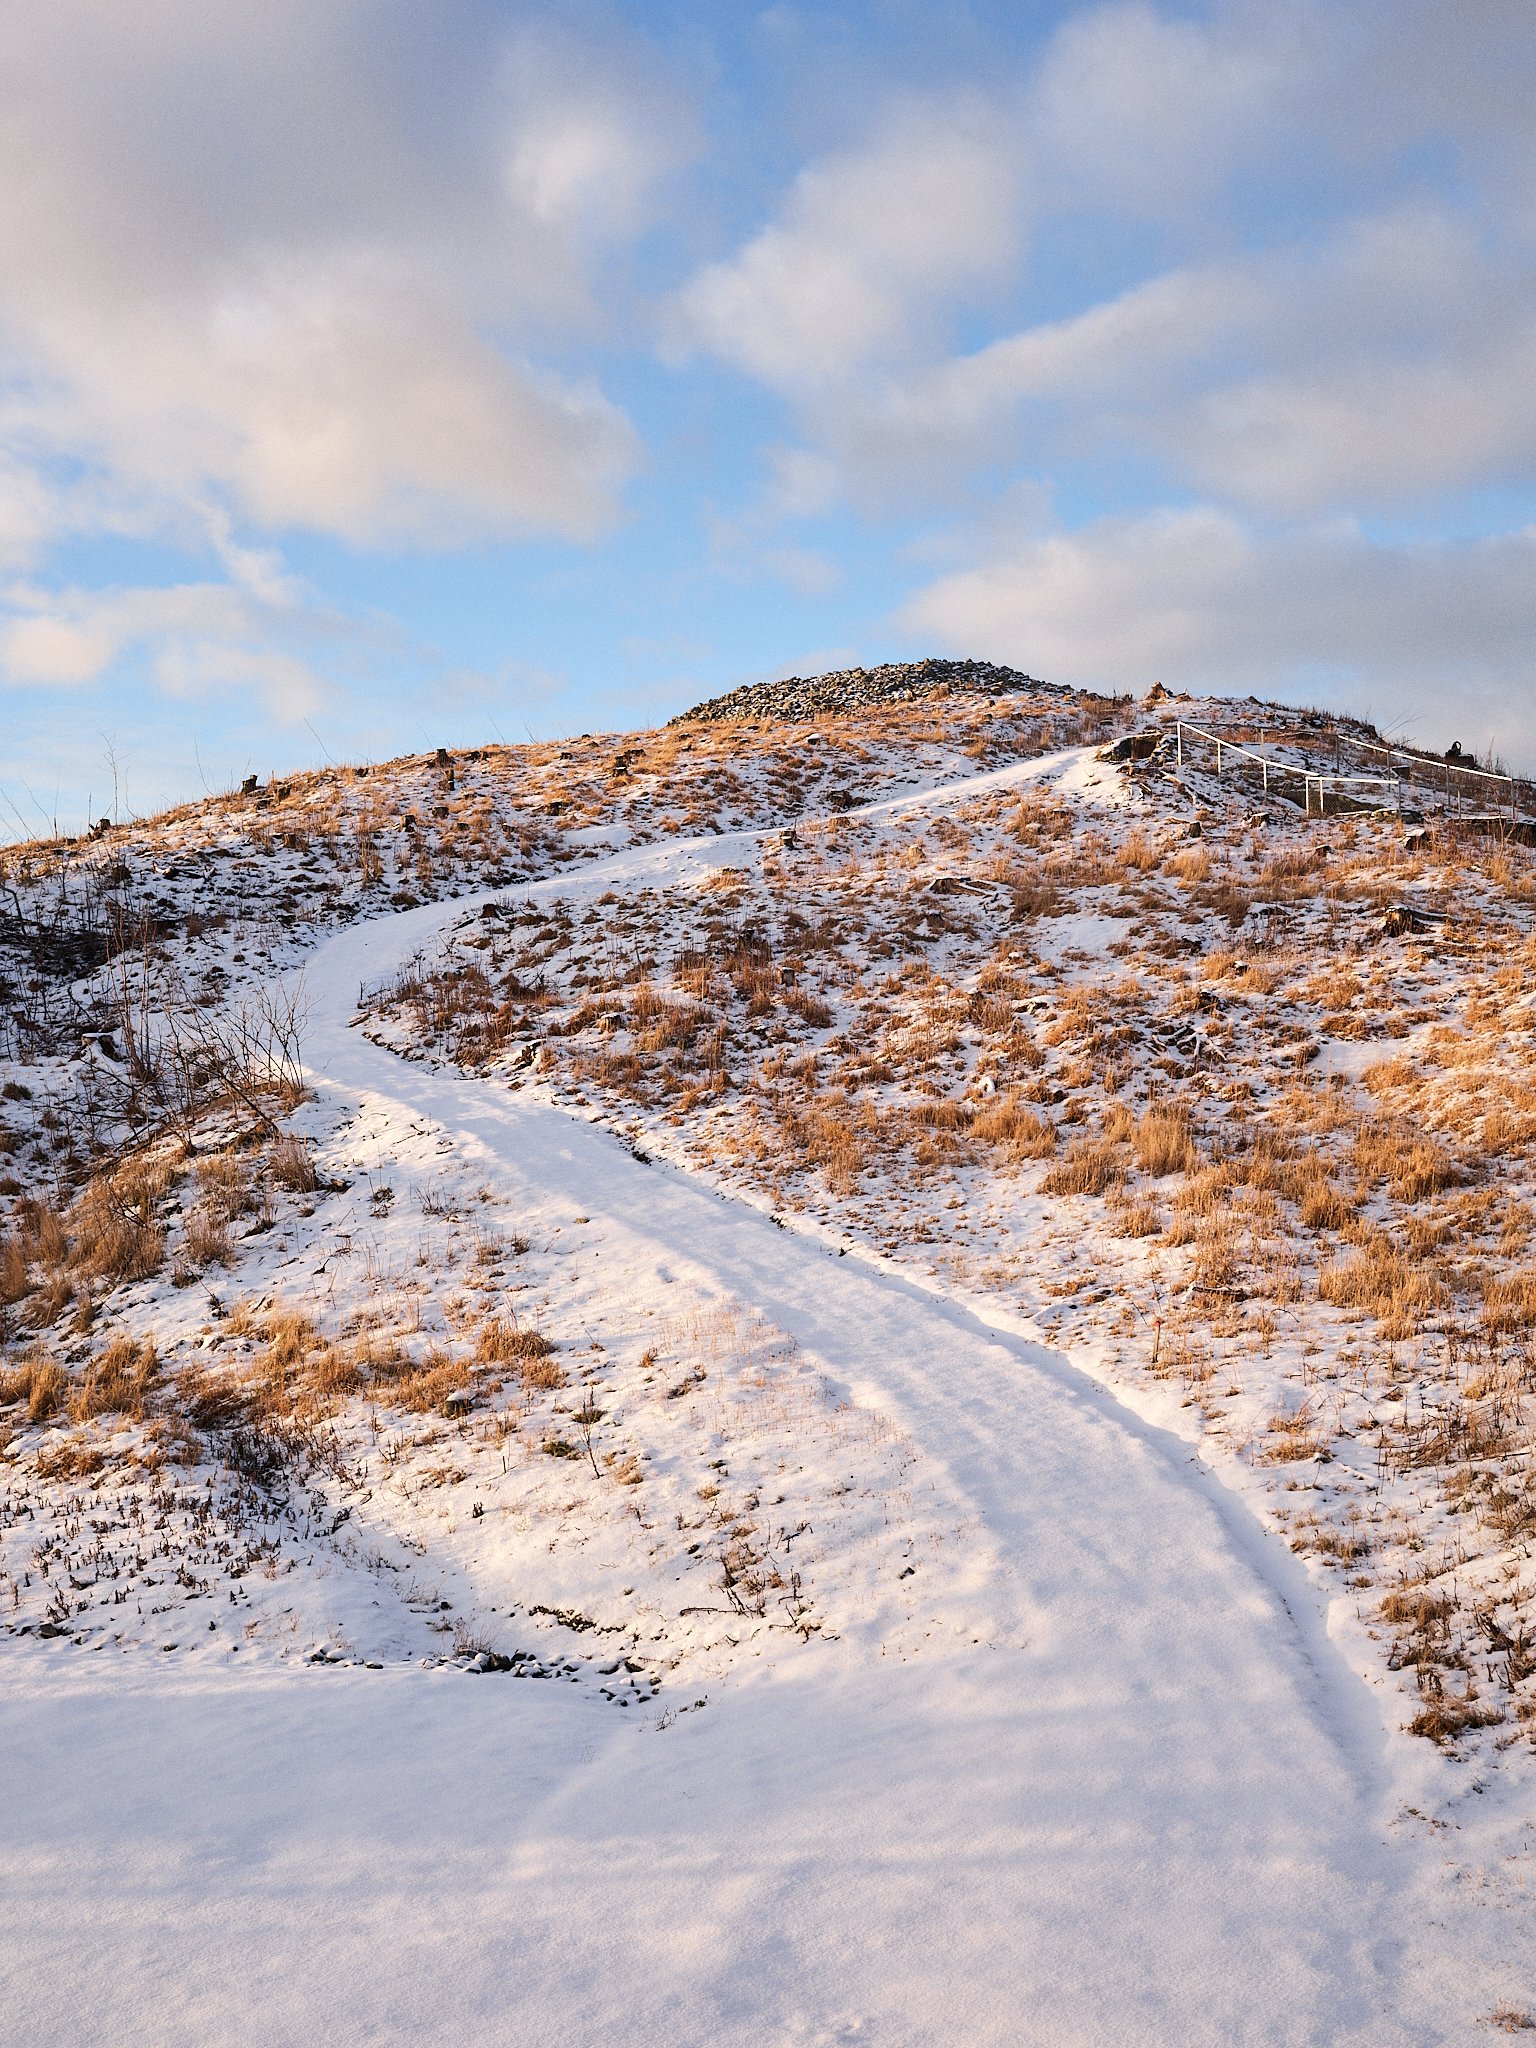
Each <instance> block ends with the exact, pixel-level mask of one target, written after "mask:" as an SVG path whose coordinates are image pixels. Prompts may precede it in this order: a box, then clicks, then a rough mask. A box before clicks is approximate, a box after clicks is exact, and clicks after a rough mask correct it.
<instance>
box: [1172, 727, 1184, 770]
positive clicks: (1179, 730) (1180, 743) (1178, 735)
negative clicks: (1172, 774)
mask: <svg viewBox="0 0 1536 2048" xmlns="http://www.w3.org/2000/svg"><path fill="white" fill-rule="evenodd" d="M1173 747H1174V752H1175V753H1176V754H1177V755H1178V757H1179V766H1180V767H1181V768H1182V767H1183V766H1184V721H1183V719H1182V718H1176V719H1175V720H1174V722H1173Z"/></svg>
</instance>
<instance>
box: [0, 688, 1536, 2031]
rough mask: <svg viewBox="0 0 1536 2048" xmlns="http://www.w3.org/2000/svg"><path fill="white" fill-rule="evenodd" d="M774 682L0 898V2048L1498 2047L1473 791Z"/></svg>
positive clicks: (1515, 1600) (1491, 1049)
mask: <svg viewBox="0 0 1536 2048" xmlns="http://www.w3.org/2000/svg"><path fill="white" fill-rule="evenodd" d="M822 683H825V685H826V687H825V688H822V687H821V684H822ZM788 688H789V686H787V685H786V686H772V687H771V688H769V689H768V690H767V691H766V692H761V693H759V694H758V695H756V696H753V695H750V694H749V695H746V696H741V697H738V698H737V699H734V700H722V701H721V702H719V703H716V704H713V705H710V706H703V707H699V711H700V715H699V716H697V717H695V718H692V719H687V720H684V721H682V722H680V723H674V724H673V725H672V726H670V727H667V728H665V729H664V730H662V731H659V732H646V733H635V734H627V735H621V736H614V735H591V736H585V737H583V738H582V739H581V740H579V741H572V742H568V743H564V744H562V745H558V746H556V745H550V746H530V747H527V748H505V747H495V748H483V749H479V750H475V751H473V752H471V753H459V754H454V755H452V756H449V755H447V754H435V755H434V754H429V755H424V756H420V757H417V758H415V759H412V760H408V761H402V762H395V763H389V764H384V765H376V766H368V767H366V768H364V767H358V768H355V769H352V768H348V769H337V770H334V771H328V772H327V773H325V774H323V775H310V776H302V777H292V778H290V779H288V780H286V781H277V782H274V783H273V784H271V785H268V786H262V787H251V788H247V789H245V790H242V791H240V792H235V793H232V794H230V795H228V796H225V797H220V798H216V799H212V800H210V801H208V802H206V803H203V804H199V805H195V806H189V807H186V808H184V809H181V810H178V811H174V812H171V813H168V814H166V815H165V816H163V817H161V818H157V819H151V820H145V821H139V822H135V823H127V824H109V825H108V826H107V827H106V829H104V830H100V831H98V833H97V834H96V835H95V836H93V837H88V838H86V839H84V840H81V841H76V842H73V843H63V842H52V843H48V844H38V845H33V846H28V847H18V848H12V849H8V850H7V851H6V852H5V853H4V854H3V855H0V1056H3V1061H4V1079H3V1081H0V1098H3V1099H0V1119H3V1120H0V1214H3V1221H0V1656H3V1660H4V1661H3V1664H0V1718H3V1721H4V1725H5V1728H6V1731H7V1733H8V1735H9V1737H10V1753H11V1754H12V1755H13V1756H17V1755H19V1756H23V1757H25V1758H26V1759H27V1765H28V1768H27V1770H26V1771H25V1773H24V1774H23V1779H22V1783H23V1790H22V1791H21V1792H20V1794H19V1795H18V1797H17V1798H16V1800H15V1801H13V1802H12V1804H11V1808H10V1811H9V1813H8V1816H7V1819H6V1821H5V1823H4V1827H5V1829H6V1831H7V1832H6V1837H5V1839H6V1848H7V1859H8V1866H9V1868H11V1869H12V1870H13V1871H15V1872H16V1873H17V1874H18V1882H17V1886H16V1889H15V1894H14V1897H13V1899H11V1900H10V1901H9V1902H8V1917H7V1927H8V1932H7V1933H6V1934H5V1935H3V1936H0V1989H3V1996H4V2001H5V2004H4V2009H5V2010H8V2011H11V2012H15V2013H17V2014H20V2015H22V2016H23V2024H22V2032H21V2035H20V2036H19V2038H26V2039H29V2040H47V2039H56V2040H60V2041H64V2040H77V2039H85V2038H93V2037H95V2035H96V2034H98V2033H100V2032H101V2030H102V2029H103V2028H104V2027H106V2026H107V2024H108V2022H107V2019H106V2017H105V2016H106V2015H107V2014H108V2013H109V2012H112V2013H114V2014H115V2016H116V2017H115V2018H114V2020H113V2021H112V2025H113V2027H114V2028H115V2030H116V2038H128V2039H134V2040H140V2039H142V2040H146V2041H147V2040H156V2041H177V2042H180V2041H186V2042H192V2041H197V2042H205V2041H215V2040H219V2041H222V2040H231V2041H235V2040H244V2039H249V2038H252V2037H253V2033H254V2032H257V2031H259V2032H260V2033H261V2036H262V2038H264V2039H274V2040H286V2039H289V2038H294V2039H297V2038H298V2037H299V2035H300V2034H301V2033H303V2034H305V2035H306V2036H312V2034H313V2031H314V2027H315V2021H316V2017H317V2016H320V2018H321V2025H320V2031H321V2032H322V2033H323V2034H324V2036H325V2037H326V2038H328V2039H335V2040H357V2041H382V2040H393V2039H395V2038H397V2037H398V2038H401V2039H404V2038H407V2037H409V2038H413V2039H418V2040H419V2039H432V2040H436V2039H441V2040H443V2041H445V2042H446V2041H464V2040H473V2039H488V2040H489V2039H508V2038H512V2039H522V2038H533V2037H534V2036H535V2035H537V2036H538V2037H540V2038H551V2039H556V2040H563V2041H570V2042H573V2043H574V2042H588V2041H592V2040H596V2039H598V2038H601V2037H603V2036H604V2035H606V2034H607V2032H609V2031H610V2030H613V2031H617V2030H618V2029H619V2028H621V2027H622V2028H624V2029H625V2030H626V2031H633V2029H634V2028H635V2026H636V2025H639V2026H640V2027H642V2028H643V2029H644V2030H646V2031H647V2032H649V2033H651V2034H652V2035H660V2036H661V2037H662V2038H665V2039H668V2040H673V2041H679V2042H685V2041H686V2042H694V2041H697V2042H701V2043H702V2042H717V2041H741V2042H743V2043H745V2042H749V2041H750V2042H760V2041H784V2042H822V2041H825V2042H833V2041H855V2040H858V2041H866V2040H867V2041H880V2042H898V2041H899V2042H907V2041H911V2042H930V2041H935V2040H954V2041H957V2042H958V2041H965V2042H967V2043H972V2042H978V2041H995V2042H999V2043H1001V2042H1015V2041H1021V2040H1029V2041H1039V2042H1048V2043H1056V2042H1066V2041H1093V2042H1098V2041H1104V2042H1110V2041H1114V2042H1123V2041H1147V2042H1165V2041H1179V2042H1184V2041H1211V2042H1230V2041H1235V2040H1244V2041H1275V2042H1281V2041H1286V2042H1289V2041H1329V2042H1334V2041H1338V2042H1344V2041H1352V2042H1359V2043H1362V2044H1382V2043H1389V2042H1404V2043H1409V2042H1421V2041H1426V2040H1437V2041H1438V2040H1445V2041H1450V2040H1460V2039H1468V2040H1471V2039H1477V2038H1486V2034H1487V2027H1488V2025H1489V2024H1490V2023H1491V2024H1495V2025H1500V2026H1506V2027H1509V2028H1511V2029H1514V2028H1516V2027H1518V2025H1520V2024H1521V2023H1522V2021H1523V2016H1524V2015H1525V2014H1526V2013H1527V2010H1528V2009H1532V2010H1536V1993H1533V1991H1532V1989H1531V1982H1532V1980H1531V1969H1532V1964H1533V1962H1536V1944H1533V1941H1532V1936H1531V1929H1530V1925H1529V1918H1528V1909H1527V1908H1526V1906H1525V1904H1524V1887H1525V1885H1526V1883H1527V1881H1528V1874H1527V1869H1528V1865H1529V1861H1530V1856H1531V1839H1530V1829H1529V1823H1528V1821H1527V1818H1526V1816H1527V1813H1528V1810H1529V1800H1530V1793H1531V1789H1532V1785H1533V1770H1532V1758H1531V1747H1532V1742H1533V1738H1536V1684H1533V1680H1536V1644H1533V1640H1532V1638H1531V1633H1530V1627H1529V1623H1528V1620H1527V1614H1528V1609H1529V1604H1530V1599H1531V1593H1532V1588H1533V1585H1536V1581H1532V1580H1531V1577H1530V1571H1529V1565H1528V1560H1527V1556H1526V1551H1527V1546H1528V1541H1529V1531H1530V1528H1531V1526H1532V1524H1533V1522H1536V1496H1533V1495H1532V1494H1531V1491H1530V1484H1529V1477H1528V1467H1529V1443H1530V1436H1529V1427H1528V1423H1527V1419H1526V1418H1527V1410H1528V1406H1529V1399H1530V1391H1531V1388H1532V1386H1533V1384H1536V1357H1533V1351H1532V1342H1533V1336H1532V1333H1533V1331H1536V1273H1533V1272H1532V1269H1531V1268H1532V1261H1531V1248H1530V1237H1531V1224H1532V1221H1533V1218H1536V1207H1533V1204H1536V1187H1533V1186H1532V1179H1533V1170H1532V1159H1533V1149H1536V1072H1533V1055H1536V1042H1533V1038H1532V1030H1531V1012H1530V1007H1529V1000H1528V991H1529V986H1530V969H1531V962H1532V959H1533V957H1536V954H1533V947H1536V853H1533V851H1532V848H1531V845H1530V843H1529V842H1530V840H1531V838H1532V837H1533V836H1536V802H1533V798H1532V792H1531V791H1530V790H1529V789H1528V788H1527V787H1525V786H1523V785H1521V784H1518V783H1515V782H1511V781H1509V780H1508V779H1507V778H1501V777H1499V775H1498V774H1497V772H1496V770H1495V769H1492V768H1489V767H1487V766H1480V765H1479V764H1477V763H1475V762H1472V761H1470V760H1457V761H1455V762H1446V761H1444V760H1431V758H1430V757H1428V756H1426V755H1421V754H1415V753H1414V752H1413V751H1412V750H1411V749H1408V748H1403V747H1392V748H1389V747H1387V746H1386V745H1385V743H1384V742H1381V741H1380V740H1379V738H1378V736H1376V735H1374V734H1373V733H1372V732H1370V731H1369V729H1367V728H1365V727H1362V726H1359V725H1356V724H1353V723H1350V722H1347V721H1338V720H1331V719H1326V718H1323V717H1321V716H1320V715H1318V714H1309V713H1300V712H1294V711H1287V710H1285V709H1283V708H1281V707H1275V706H1266V705H1259V704H1256V703H1254V702H1253V701H1252V700H1245V701H1243V702H1231V703H1222V702H1215V701H1209V702H1201V703H1198V704H1196V703H1191V702H1188V701H1186V700H1180V699H1173V698H1168V697H1166V696H1165V695H1161V694H1160V696H1159V701H1157V702H1155V703H1154V702H1148V703H1146V704H1142V705H1137V704H1132V703H1130V702H1126V701H1113V700H1108V699H1101V698H1095V697H1091V696H1087V695H1083V694H1077V693H1071V692H1064V691H1060V690H1055V689H1051V688H1048V687H1047V686H1045V685H1041V684H1035V683H1032V682H1031V681H1030V680H1029V679H1028V678H1025V677H1015V676H1013V675H1011V673H1009V672H1000V671H996V670H986V671H985V672H983V671H982V670H981V669H980V668H979V667H978V666H977V665H964V664H961V665H955V664H950V665H938V664H928V665H923V666H922V668H921V670H918V669H917V668H914V670H913V671H912V672H911V673H908V672H905V671H903V672H902V673H901V674H900V675H898V674H897V673H896V672H895V671H892V672H882V671H861V672H850V674H849V675H846V676H839V677H836V678H831V679H812V680H811V682H809V683H805V682H802V681H801V680H800V679H795V692H792V693H791V694H789V695H785V691H786V690H788ZM775 691H777V693H778V694H775ZM796 693H798V694H796ZM82 1870H83V1876H82ZM316 1925H321V1926H323V1927H324V1929H325V1930H326V1931H325V1934H324V1936H323V1938H316V1937H315V1936H314V1934H313V1929H314V1927H315V1926H316ZM103 1926H105V1927H106V1928H107V1929H108V1932H107V1933H106V1934H105V1935H103V1934H102V1933H101V1932H100V1929H101V1928H102V1927H103ZM87 1930H94V1931H92V1932H91V1933H90V1935H89V1939H90V1941H91V1943H92V1944H93V1949H92V1952H93V1954H94V1955H95V1956H96V1957H97V1958H99V1960H98V1961H96V1962H93V1963H92V1964H91V1966H90V1967H88V1968H83V1969H82V1968H79V1967H76V1968H75V1969H74V1970H73V1972H72V1976H71V1984H70V1987H69V1990H68V1992H67V1994H66V1996H65V1998H64V2002H63V2004H62V2005H61V2004H60V1994H59V1986H58V1980H57V1974H56V1970H55V1967H54V1964H53V1962H52V1960H51V1959H52V1958H53V1957H55V1956H56V1955H57V1954H58V1953H59V1952H60V1951H61V1949H62V1948H63V1947H67V1946H72V1945H73V1944H74V1943H76V1942H84V1941H85V1940H86V1939H87ZM386 1930H387V1932H386ZM514 1930H515V1932H514ZM1409 1930H1411V1938H1410V1934H1409ZM275 1956H276V1957H280V1958H281V1962H282V1967H281V1969H279V1970H277V1971H276V1972H275V1975H276V1977H277V1979H278V1980H280V1981H277V1982H274V1981H273V1977H274V1968H273V1959H274V1957H275ZM258 2008H259V2010H260V2014H261V2023H260V2026H259V2027H255V2026H253V2024H252V2021H251V2017H250V2015H251V2013H252V2012H253V2011H255V2010H257V2009H258Z"/></svg>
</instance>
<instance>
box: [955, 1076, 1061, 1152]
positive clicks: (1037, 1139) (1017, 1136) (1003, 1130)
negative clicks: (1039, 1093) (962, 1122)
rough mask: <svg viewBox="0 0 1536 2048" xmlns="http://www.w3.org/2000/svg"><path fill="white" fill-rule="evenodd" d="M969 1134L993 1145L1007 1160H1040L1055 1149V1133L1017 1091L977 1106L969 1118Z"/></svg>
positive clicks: (986, 1143)
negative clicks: (981, 1106)
mask: <svg viewBox="0 0 1536 2048" xmlns="http://www.w3.org/2000/svg"><path fill="white" fill-rule="evenodd" d="M971 1135H972V1137H973V1138H977V1139H979V1140H980V1142H981V1143H982V1144H984V1145H995V1146H996V1147H997V1148H998V1149H999V1150H1000V1151H1001V1152H1003V1153H1004V1154H1005V1155H1006V1156H1007V1157H1008V1158H1010V1159H1044V1158H1047V1157H1049V1155H1050V1154H1051V1153H1052V1152H1054V1151H1055V1149H1056V1133H1055V1130H1054V1129H1053V1128H1052V1126H1051V1125H1050V1124H1049V1123H1047V1122H1046V1120H1045V1118H1044V1117H1042V1116H1040V1115H1039V1114H1038V1113H1037V1112H1036V1111H1035V1110H1033V1109H1031V1108H1030V1107H1029V1105H1028V1104H1027V1103H1026V1102H1025V1101H1024V1099H1023V1097H1022V1096H1020V1095H1019V1093H1018V1092H1017V1090H1010V1091H1009V1092H1008V1093H1007V1094H1006V1095H999V1096H996V1097H995V1098H994V1099H993V1100H992V1101H991V1102H989V1103H987V1104H986V1105H985V1106H984V1107H983V1108H981V1109H978V1110H977V1112H976V1114H975V1116H974V1117H973V1118H972V1120H971Z"/></svg>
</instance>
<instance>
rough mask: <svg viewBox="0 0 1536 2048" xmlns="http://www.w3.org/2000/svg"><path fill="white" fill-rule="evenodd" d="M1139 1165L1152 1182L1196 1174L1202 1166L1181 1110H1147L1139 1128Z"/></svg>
mask: <svg viewBox="0 0 1536 2048" xmlns="http://www.w3.org/2000/svg"><path fill="white" fill-rule="evenodd" d="M1135 1146H1136V1164H1137V1165H1138V1166H1139V1167H1140V1168H1141V1170H1142V1172H1143V1173H1145V1174H1148V1175H1150V1177H1151V1178H1152V1179H1153V1180H1161V1179H1162V1177H1163V1176H1164V1174H1168V1173H1193V1172H1194V1170H1195V1168H1196V1167H1197V1166H1198V1165H1199V1163H1200V1155H1199V1153H1198V1152H1197V1151H1196V1150H1195V1142H1194V1139H1193V1138H1192V1137H1191V1136H1190V1131H1189V1116H1188V1114H1187V1112H1186V1111H1184V1110H1182V1109H1149V1110H1146V1111H1145V1112H1144V1113H1143V1114H1142V1116H1141V1118H1140V1119H1139V1121H1138V1122H1137V1125H1136V1136H1135Z"/></svg>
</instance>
